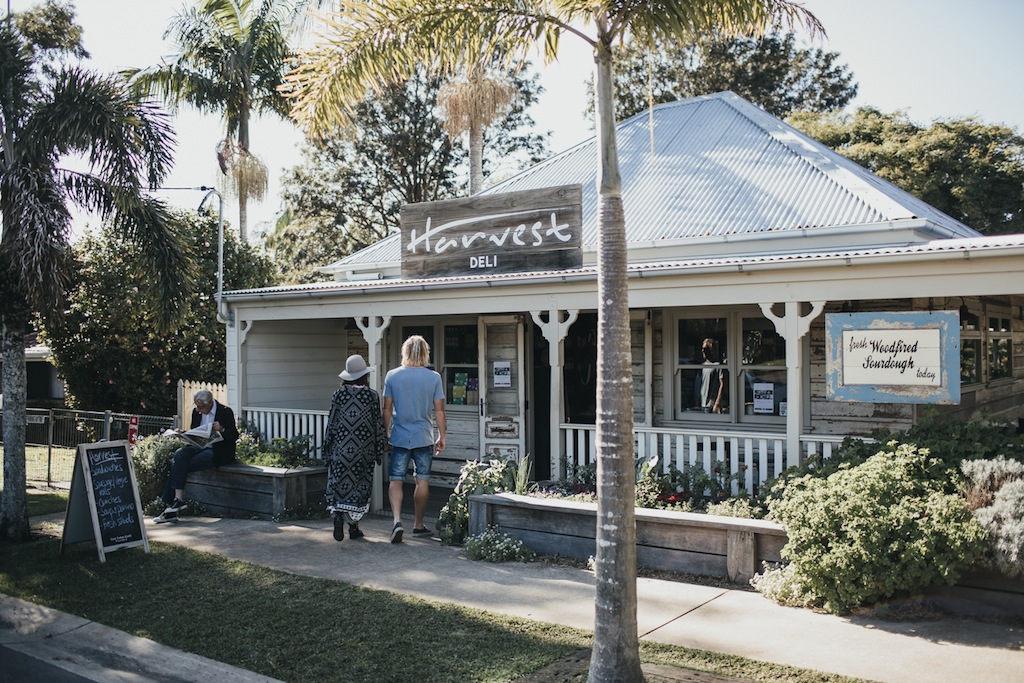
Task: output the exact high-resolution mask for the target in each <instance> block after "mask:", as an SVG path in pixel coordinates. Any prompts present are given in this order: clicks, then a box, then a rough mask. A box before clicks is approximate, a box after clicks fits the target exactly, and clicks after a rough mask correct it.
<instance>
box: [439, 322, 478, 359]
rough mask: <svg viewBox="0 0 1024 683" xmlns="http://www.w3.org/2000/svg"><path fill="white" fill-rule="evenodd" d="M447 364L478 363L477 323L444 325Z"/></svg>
mask: <svg viewBox="0 0 1024 683" xmlns="http://www.w3.org/2000/svg"><path fill="white" fill-rule="evenodd" d="M443 362H444V364H445V365H476V363H477V339H476V325H445V326H444V359H443Z"/></svg>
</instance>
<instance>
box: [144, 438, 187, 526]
mask: <svg viewBox="0 0 1024 683" xmlns="http://www.w3.org/2000/svg"><path fill="white" fill-rule="evenodd" d="M184 445H185V444H184V442H182V441H179V440H177V439H169V438H167V437H162V436H156V435H154V436H147V437H145V438H144V439H139V440H138V441H137V442H136V443H135V448H133V449H132V467H133V468H134V469H135V479H136V481H137V482H138V484H139V500H140V501H142V507H143V511H144V512H145V513H146V514H160V513H161V512H163V510H164V507H165V505H164V503H163V501H160V502H159V504H158V505H153V506H151V505H150V504H151V503H153V501H157V500H159V498H160V495H161V494H162V493H163V490H164V483H165V482H166V481H167V477H168V475H170V473H171V457H172V456H173V455H174V451H176V450H178V449H179V448H181V447H182V446H184ZM156 507H159V508H160V509H159V510H156ZM152 510H156V512H151V511H152Z"/></svg>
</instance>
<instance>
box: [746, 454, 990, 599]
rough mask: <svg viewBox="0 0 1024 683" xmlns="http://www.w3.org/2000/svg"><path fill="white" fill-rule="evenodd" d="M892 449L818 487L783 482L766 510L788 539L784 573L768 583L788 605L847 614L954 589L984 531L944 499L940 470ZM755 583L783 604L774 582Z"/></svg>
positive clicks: (956, 503)
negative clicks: (929, 590)
mask: <svg viewBox="0 0 1024 683" xmlns="http://www.w3.org/2000/svg"><path fill="white" fill-rule="evenodd" d="M890 447H892V448H893V450H889V451H887V450H882V451H879V452H878V453H876V454H875V455H873V456H871V457H870V458H868V459H867V460H865V461H864V462H863V463H862V464H860V465H857V466H855V467H847V468H843V469H840V470H839V471H837V472H835V473H833V474H831V475H830V476H828V477H827V478H825V479H822V478H815V477H811V476H805V477H801V478H798V479H794V480H792V481H787V482H782V483H781V484H780V493H781V497H779V498H775V499H773V500H772V501H771V503H770V511H771V514H772V515H773V516H774V518H775V519H777V520H778V521H779V522H781V523H782V525H783V526H784V527H785V529H786V533H787V535H788V537H789V541H788V543H787V544H786V546H785V547H784V548H783V551H782V554H783V557H784V558H787V559H788V560H789V561H790V565H791V568H786V569H784V570H780V571H783V572H784V577H785V578H786V581H785V582H780V581H775V583H776V584H778V583H784V585H785V586H786V591H785V592H784V593H783V594H787V595H789V599H790V600H794V597H793V596H794V595H796V596H799V597H798V598H796V600H797V601H798V602H802V603H803V604H813V605H816V606H819V607H823V608H824V609H826V610H828V611H830V612H834V613H837V614H844V613H846V612H848V611H849V610H850V609H852V608H854V607H857V606H858V605H863V604H872V603H875V602H877V601H879V600H882V599H884V598H888V597H891V596H892V595H894V594H896V593H897V592H901V591H911V592H912V591H917V590H920V589H923V588H925V587H927V586H929V585H932V584H934V583H936V582H939V581H945V582H947V583H952V582H953V581H955V580H956V578H957V576H958V575H959V572H960V571H961V570H962V569H963V568H965V567H967V566H969V565H970V564H972V563H973V562H975V561H976V560H977V559H978V558H979V557H980V556H981V554H982V552H983V549H984V542H985V532H984V531H983V530H982V528H981V525H980V524H979V523H978V521H977V520H976V519H974V517H973V516H972V515H971V513H970V511H969V510H968V509H967V506H966V505H965V503H964V501H963V499H962V498H960V497H959V496H955V495H950V494H947V493H945V492H944V491H943V489H942V482H943V476H942V472H943V470H944V467H945V465H944V462H943V461H941V460H939V459H935V458H931V457H930V456H929V454H928V452H927V451H924V450H919V449H918V448H916V447H915V446H913V445H909V444H900V445H896V444H890ZM772 578H773V579H774V578H777V577H772ZM757 585H758V587H759V590H762V591H763V592H765V594H766V595H768V596H769V597H772V598H773V599H775V598H778V597H780V596H779V594H773V593H772V592H771V590H770V586H771V585H773V581H772V580H768V579H762V580H760V581H759V582H758V584H757Z"/></svg>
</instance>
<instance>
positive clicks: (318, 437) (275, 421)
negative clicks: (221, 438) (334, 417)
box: [242, 406, 329, 458]
mask: <svg viewBox="0 0 1024 683" xmlns="http://www.w3.org/2000/svg"><path fill="white" fill-rule="evenodd" d="M328 414H329V413H328V411H326V410H286V409H282V408H253V407H248V406H247V407H244V408H242V419H243V421H244V424H246V425H252V426H254V427H255V428H256V429H257V430H259V433H260V436H261V437H262V438H263V439H264V440H266V441H271V440H272V439H277V438H281V439H291V438H293V437H296V436H309V437H310V441H311V444H312V446H311V451H312V454H313V457H316V458H322V457H323V446H324V429H325V428H326V427H327V416H328Z"/></svg>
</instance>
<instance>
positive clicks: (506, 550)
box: [465, 526, 537, 562]
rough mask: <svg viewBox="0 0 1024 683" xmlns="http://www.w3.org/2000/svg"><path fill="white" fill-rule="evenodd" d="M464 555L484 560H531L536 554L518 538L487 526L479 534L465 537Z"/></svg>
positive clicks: (472, 558)
mask: <svg viewBox="0 0 1024 683" xmlns="http://www.w3.org/2000/svg"><path fill="white" fill-rule="evenodd" d="M465 547H466V557H468V558H469V559H471V560H483V561H484V562H531V561H533V559H534V558H535V557H536V556H537V554H536V553H535V552H533V551H532V550H530V549H529V548H527V547H526V546H525V545H523V542H522V541H520V540H519V539H518V538H514V537H512V536H509V535H508V534H505V533H502V532H501V531H499V530H498V529H497V528H496V527H493V526H491V527H487V530H486V531H484V532H483V533H481V534H477V535H475V536H470V537H469V538H467V539H466V546H465Z"/></svg>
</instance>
